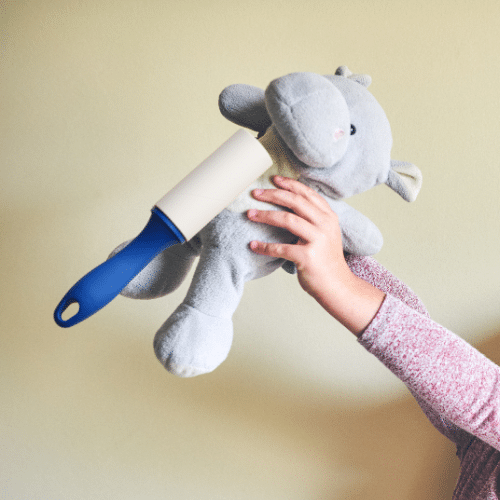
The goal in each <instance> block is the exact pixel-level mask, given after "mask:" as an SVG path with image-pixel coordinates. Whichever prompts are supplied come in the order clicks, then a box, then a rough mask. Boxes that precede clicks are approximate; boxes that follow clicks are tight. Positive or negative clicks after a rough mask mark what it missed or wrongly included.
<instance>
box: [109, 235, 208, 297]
mask: <svg viewBox="0 0 500 500" xmlns="http://www.w3.org/2000/svg"><path fill="white" fill-rule="evenodd" d="M128 243H129V242H128V241H126V242H125V243H122V244H121V245H120V246H119V247H117V248H116V249H115V250H113V252H112V253H111V255H110V257H112V256H113V255H115V254H116V253H118V252H119V251H120V250H121V249H122V248H124V247H125V246H126V245H127V244H128ZM199 251H200V250H199V244H198V242H197V241H196V238H193V240H191V241H189V242H186V243H184V244H182V245H174V246H172V247H169V248H167V249H166V250H164V251H163V252H161V253H159V254H158V255H157V256H156V257H155V258H154V259H153V260H152V261H151V262H150V263H149V264H148V265H147V266H146V267H145V268H144V269H143V270H142V271H141V272H140V273H139V274H138V275H137V276H136V277H135V278H134V279H133V280H132V281H131V282H130V283H129V284H128V285H127V286H126V287H125V288H124V289H123V290H122V291H121V295H123V296H125V297H128V298H131V299H156V298H157V297H163V296H164V295H166V294H168V293H170V292H173V291H174V290H176V289H177V288H178V287H179V285H180V284H181V283H182V282H183V281H184V278H185V277H186V275H187V273H188V272H189V270H190V269H191V266H192V265H193V262H194V261H195V259H196V257H197V256H198V255H199Z"/></svg>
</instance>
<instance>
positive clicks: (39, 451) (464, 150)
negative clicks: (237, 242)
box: [0, 0, 500, 500]
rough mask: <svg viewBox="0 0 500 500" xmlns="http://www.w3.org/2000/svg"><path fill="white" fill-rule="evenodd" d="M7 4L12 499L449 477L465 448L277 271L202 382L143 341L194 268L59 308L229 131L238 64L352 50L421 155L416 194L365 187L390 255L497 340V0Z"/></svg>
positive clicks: (286, 64)
mask: <svg viewBox="0 0 500 500" xmlns="http://www.w3.org/2000/svg"><path fill="white" fill-rule="evenodd" d="M0 16H1V17H0V22H1V25H2V32H1V33H2V34H1V44H2V45H1V53H0V54H1V68H0V71H1V75H0V89H1V90H0V126H1V133H0V168H1V179H2V190H1V198H0V200H1V209H2V229H1V240H0V244H1V259H0V265H1V276H2V291H1V302H0V307H1V314H0V318H1V319H0V322H1V331H0V401H1V406H0V408H1V410H0V492H1V493H2V494H3V495H2V496H3V497H5V498H12V499H25V498H29V499H30V500H49V499H50V500H52V499H55V498H64V499H72V500H77V499H78V500H79V499H82V500H88V499H120V500H125V499H142V498H144V499H148V500H149V499H151V500H153V499H160V498H161V499H163V498H170V499H192V498H196V499H199V500H220V499H231V500H247V499H252V500H253V499H259V500H266V499H273V500H277V499H286V500H293V499H297V500H298V499H300V500H319V499H322V500H330V499H332V500H333V499H343V500H361V499H366V498H370V499H371V500H378V499H380V500H382V499H384V500H387V499H395V500H425V499H429V498H432V499H434V500H439V499H445V498H449V497H450V492H451V490H452V489H453V481H454V478H455V474H456V459H455V457H454V453H453V448H452V447H451V446H450V445H449V444H448V443H447V442H446V441H445V440H444V438H441V437H440V435H439V434H438V433H437V432H436V431H434V429H433V428H432V427H431V426H430V424H428V423H427V421H426V420H425V418H424V417H423V416H422V415H421V413H420V411H419V409H418V408H417V406H416V404H415V403H414V401H413V400H412V399H411V398H409V397H408V395H407V392H406V390H405V388H404V387H402V385H401V384H400V383H399V381H397V380H396V379H395V378H394V377H393V376H392V375H391V374H389V373H388V372H387V371H386V370H385V369H384V368H383V367H382V366H381V365H380V364H379V363H378V362H377V361H376V360H374V359H372V358H371V357H370V355H368V354H367V353H366V352H364V351H363V349H362V348H361V347H359V346H358V345H357V344H356V342H355V341H354V339H353V338H352V336H350V335H349V334H348V333H347V332H346V331H344V330H343V329H342V328H340V327H339V326H337V325H336V324H335V323H334V321H333V320H332V319H331V318H330V317H328V316H327V315H326V313H324V312H323V311H322V310H320V309H319V307H318V306H317V305H316V304H315V303H314V302H313V301H312V299H310V298H309V297H307V296H305V295H304V294H303V293H302V292H301V290H300V288H299V287H298V286H297V284H296V282H295V278H293V277H290V276H289V275H286V274H285V273H283V272H277V273H275V274H273V275H272V276H270V277H268V278H266V279H265V280H260V281H258V282H253V283H251V284H249V286H248V287H247V289H246V294H245V296H244V299H243V302H242V304H241V307H240V308H239V310H238V311H237V313H236V316H235V328H236V336H235V342H234V347H233V350H232V351H231V353H230V357H229V359H228V361H227V362H226V363H224V364H223V365H222V366H221V367H220V368H219V369H218V370H217V371H216V372H214V373H213V374H211V375H207V376H203V377H199V378H195V379H192V380H179V379H176V378H174V377H173V376H171V375H169V374H168V373H167V372H165V371H164V370H163V368H162V367H161V366H160V365H159V363H158V362H157V361H156V359H155V357H154V353H153V350H152V338H153V335H154V332H155V331H156V329H157V328H158V326H159V325H160V324H161V323H162V322H163V320H164V319H165V318H166V317H167V315H169V314H170V312H171V311H172V310H173V308H174V307H175V306H176V305H177V304H178V302H179V301H180V300H181V298H182V296H183V293H185V290H186V287H185V286H184V287H183V288H182V290H180V291H178V292H177V293H176V294H174V295H173V296H171V297H167V298H164V299H161V300H157V301H151V302H132V301H128V300H126V299H124V298H121V297H120V298H118V299H116V300H115V301H114V302H113V303H112V304H110V305H109V306H108V307H106V308H105V309H103V310H102V311H100V312H99V313H98V314H97V315H95V316H93V317H92V318H90V319H88V320H87V321H86V322H84V323H82V324H81V325H78V326H76V327H74V328H72V329H69V330H62V329H60V328H58V327H57V326H56V325H55V323H54V322H53V320H52V311H53V309H54V308H55V306H56V304H57V303H58V301H59V300H60V299H61V298H62V296H63V295H64V293H65V292H66V291H67V290H68V288H69V287H70V286H71V285H72V284H73V283H74V282H75V281H76V280H77V279H78V278H79V277H81V276H82V275H83V274H85V273H86V272H87V271H89V270H90V269H92V268H93V267H94V266H95V265H97V264H98V263H100V262H101V261H102V260H103V259H105V257H106V256H107V254H108V253H109V251H111V249H113V248H114V247H115V246H116V245H117V244H118V243H120V242H121V241H123V240H125V239H127V238H129V237H131V236H134V235H135V234H137V233H138V231H139V230H140V229H141V228H142V227H143V225H144V223H145V222H146V220H147V217H148V211H149V208H150V206H151V205H152V204H153V203H154V202H155V201H156V200H158V199H159V198H160V197H161V196H162V195H163V194H164V193H165V192H166V191H167V190H168V189H169V187H171V186H172V185H173V184H174V183H175V182H176V181H177V180H179V179H180V178H182V177H183V175H184V174H185V173H186V172H187V171H189V170H190V169H191V168H193V167H194V166H195V165H196V164H197V163H198V162H199V161H200V160H201V159H203V158H204V157H205V156H206V155H207V154H208V153H209V152H211V151H212V150H213V149H214V147H216V146H217V145H219V144H220V143H221V142H222V141H223V140H224V139H225V138H226V137H227V136H228V135H229V134H231V133H232V132H233V131H234V130H235V126H234V125H232V124H230V123H228V122H226V121H225V120H224V119H223V118H222V117H221V116H220V114H219V111H218V107H217V98H218V94H219V92H220V91H221V90H222V89H223V88H224V87H225V86H226V85H229V84H232V83H250V84H253V85H259V86H261V87H264V86H266V85H267V83H269V81H270V80H271V79H273V78H275V77H277V76H281V75H283V74H286V73H289V72H293V71H315V72H319V73H331V72H333V71H334V70H335V69H336V67H337V66H339V65H341V64H346V65H348V66H349V67H350V69H351V70H353V71H354V72H359V73H368V74H370V75H371V76H372V78H373V84H372V87H371V90H372V92H373V93H374V94H375V96H376V97H377V99H378V100H379V101H380V102H381V103H382V105H383V106H384V108H385V109H386V111H387V114H388V116H389V119H390V121H391V123H392V127H393V133H394V141H395V145H394V155H393V156H394V158H397V159H401V160H407V161H412V162H414V163H416V164H417V165H418V166H419V167H420V168H421V170H422V172H423V174H424V187H423V190H422V192H421V195H420V197H419V199H418V200H417V202H415V203H414V204H413V205H408V204H406V203H404V202H403V201H401V200H400V199H399V197H397V196H396V195H394V194H393V193H392V192H391V191H390V190H388V189H386V188H385V187H380V188H377V189H375V190H373V191H372V192H370V193H365V194H363V195H360V196H358V197H356V199H354V200H352V204H353V205H354V206H356V207H357V208H358V209H360V210H361V211H363V212H364V213H365V214H366V215H368V216H369V217H370V218H372V219H373V220H374V221H375V222H376V223H377V225H378V226H379V227H380V228H381V230H382V232H383V234H384V237H385V246H384V248H383V250H382V251H381V252H380V254H379V255H378V259H379V260H380V261H381V262H382V263H383V264H384V265H386V266H387V267H389V268H390V269H391V270H392V271H394V272H395V273H396V274H397V275H398V276H400V277H401V278H403V279H404V280H405V281H406V282H407V283H408V284H409V285H410V286H411V287H412V288H413V289H414V290H416V291H417V292H418V294H419V295H420V296H421V297H422V298H423V300H424V301H425V303H426V304H427V306H428V308H429V310H430V312H431V314H432V316H433V317H434V318H435V319H436V320H438V321H439V322H441V323H443V324H445V325H446V326H447V327H449V328H451V329H452V330H454V331H456V332H457V333H458V334H460V335H461V336H463V337H464V338H466V339H467V340H469V341H471V342H474V343H475V344H478V343H480V344H479V345H480V346H484V348H485V349H486V352H487V353H490V354H491V355H492V356H496V358H495V357H494V359H496V360H499V361H500V356H499V355H498V351H499V342H500V339H499V338H498V337H495V336H494V334H495V333H496V332H497V331H498V330H499V326H500V325H499V323H500V313H499V311H498V303H499V298H500V294H499V290H500V286H499V282H500V260H499V259H498V248H499V247H500V212H499V206H500V205H499V203H498V193H499V192H500V176H499V162H500V160H499V158H500V151H499V150H500V147H499V145H498V144H499V141H498V135H499V133H500V120H499V116H500V101H499V98H498V82H499V81H500V62H499V61H500V58H499V57H498V46H499V41H500V36H499V34H498V33H499V29H498V28H499V26H498V24H499V19H500V3H499V2H497V1H496V0H491V1H489V0H479V1H476V2H470V1H465V0H453V1H451V0H447V1H443V2H436V1H435V0H432V1H430V0H423V1H422V0H420V1H402V2H400V1H392V2H391V1H388V0H387V1H377V0H373V1H370V2H368V1H362V0H354V1H351V2H332V1H331V0H328V1H326V0H325V1H320V0H311V1H309V2H304V1H303V0H293V1H288V2H287V1H285V0H283V1H277V2H270V1H268V2H264V1H261V0H254V1H252V2H245V3H243V2H238V1H228V0H210V1H208V0H207V1H199V2H193V1H191V2H190V1H181V0H177V1H160V0H99V1H97V0H87V1H84V2H83V1H76V0H74V1H71V0H43V1H40V0H25V1H21V0H17V1H7V0H3V1H2V0H0ZM485 342H486V344H485Z"/></svg>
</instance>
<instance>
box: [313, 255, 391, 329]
mask: <svg viewBox="0 0 500 500" xmlns="http://www.w3.org/2000/svg"><path fill="white" fill-rule="evenodd" d="M315 298H316V300H317V301H318V302H319V303H320V305H321V306H322V307H323V308H324V309H326V311H327V312H328V313H330V314H331V315H332V316H333V317H334V318H335V319H336V320H337V321H339V322H340V323H341V324H342V325H344V326H345V327H346V328H347V329H348V330H349V331H350V332H352V333H353V334H354V335H356V336H357V337H359V336H360V335H361V334H362V333H363V332H364V331H365V330H366V328H367V327H368V326H369V325H370V323H371V322H372V320H373V318H374V317H375V316H376V315H377V313H378V311H379V309H380V306H381V305H382V303H383V302H384V299H385V293H384V292H382V291H381V290H379V289H378V288H376V287H374V286H372V285H371V284H369V283H367V282H366V281H364V280H363V279H361V278H359V277H358V276H356V275H355V274H354V273H353V272H352V271H351V270H350V269H349V267H348V266H347V264H346V265H345V267H342V268H340V269H339V270H338V273H336V278H335V280H334V282H333V283H332V284H331V285H330V286H329V288H328V292H327V293H324V294H321V295H319V296H317V297H315Z"/></svg>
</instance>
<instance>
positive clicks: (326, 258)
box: [247, 176, 349, 299]
mask: <svg viewBox="0 0 500 500" xmlns="http://www.w3.org/2000/svg"><path fill="white" fill-rule="evenodd" d="M273 182H274V183H275V185H276V186H277V188H278V189H264V190H261V189H257V190H254V191H253V192H252V195H253V196H254V198H256V199H257V200H259V201H265V202H268V203H272V204H274V205H279V206H281V207H285V208H288V209H290V210H292V213H291V212H287V211H276V210H269V211H264V210H249V211H248V213H247V215H248V217H249V219H251V220H253V221H254V222H261V223H265V224H269V225H272V226H276V227H281V228H284V229H287V230H288V231H290V232H291V233H292V234H294V235H295V236H297V237H298V238H299V240H298V242H297V243H296V244H281V243H265V242H261V241H252V242H251V243H250V248H251V249H252V250H253V251H254V252H256V253H258V254H262V255H268V256H271V257H277V258H283V259H286V260H289V261H292V262H293V263H294V264H295V265H296V268H297V272H298V279H299V283H300V285H301V286H302V288H303V289H304V290H305V291H306V292H308V293H309V294H310V295H312V296H313V297H314V298H316V299H318V298H320V297H321V296H322V294H324V293H325V287H326V288H327V289H331V288H332V286H334V284H335V280H336V279H337V278H338V277H339V276H340V275H342V274H343V273H345V272H346V271H347V272H349V269H348V266H347V264H346V261H345V259H344V253H343V249H342V235H341V230H340V226H339V221H338V217H337V214H335V212H333V211H332V209H331V208H330V206H329V205H328V203H327V202H326V200H325V199H324V198H323V197H322V196H320V195H319V194H318V193H317V192H316V191H314V190H313V189H311V188H310V187H308V186H306V185H304V184H302V183H301V182H298V181H295V180H293V179H289V178H286V177H280V176H275V177H274V178H273Z"/></svg>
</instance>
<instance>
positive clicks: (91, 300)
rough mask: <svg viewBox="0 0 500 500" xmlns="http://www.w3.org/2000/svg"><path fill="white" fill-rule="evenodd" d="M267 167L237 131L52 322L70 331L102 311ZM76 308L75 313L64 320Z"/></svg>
mask: <svg viewBox="0 0 500 500" xmlns="http://www.w3.org/2000/svg"><path fill="white" fill-rule="evenodd" d="M271 165H272V160H271V157H270V156H269V154H268V153H267V151H266V149H265V148H264V146H262V144H261V143H260V142H259V141H258V140H257V139H255V137H253V136H252V135H251V134H250V133H249V132H248V131H246V130H244V129H240V130H238V131H237V132H236V133H235V134H233V135H232V136H231V137H230V138H229V139H228V140H227V141H226V142H224V143H223V144H222V145H221V146H220V147H219V148H218V149H217V150H216V151H214V152H213V153H212V154H211V155H210V156H209V157H208V158H207V159H206V160H204V161H203V162H202V163H201V164H200V165H198V166H197V167H196V168H195V169H194V170H193V171H192V172H190V173H189V174H188V175H187V176H186V177H185V178H184V179H183V180H182V181H181V182H179V184H177V185H176V186H175V187H174V188H173V189H172V190H170V191H169V192H168V193H167V194H166V195H165V196H163V198H161V199H160V200H159V201H158V202H157V203H156V204H155V205H154V207H153V208H152V210H151V212H152V213H151V217H150V219H149V221H148V223H147V224H146V226H145V227H144V229H143V230H142V231H141V233H140V234H139V235H138V236H137V237H136V238H135V239H134V240H132V241H131V242H130V243H129V244H128V245H127V246H126V247H125V248H123V249H122V250H121V251H120V252H118V253H117V254H116V255H114V256H113V257H111V258H110V259H109V260H107V261H105V262H103V263H102V264H101V265H99V266H98V267H96V268H95V269H93V270H92V271H90V272H89V273H88V274H86V275H85V276H84V277H83V278H81V279H80V280H79V281H78V282H77V283H76V284H75V285H73V287H72V288H71V289H70V290H69V291H68V293H67V294H66V295H65V296H64V297H63V299H62V300H61V302H60V303H59V305H58V306H57V308H56V310H55V312H54V319H55V321H56V323H57V324H58V325H59V326H62V327H70V326H73V325H76V324H77V323H80V322H81V321H83V320H84V319H87V318H88V317H89V316H91V315H92V314H94V313H95V312H97V311H98V310H99V309H101V308H103V307H104V306H105V305H106V304H108V303H109V302H111V301H112V300H113V299H114V298H115V297H116V296H117V295H118V294H119V293H120V292H121V291H122V290H123V289H124V288H125V287H126V286H127V284H128V283H129V282H130V281H131V280H132V278H134V276H136V275H137V274H139V273H140V272H141V271H142V269H144V267H146V265H147V264H148V263H149V262H150V261H151V260H152V259H154V257H155V256H156V255H158V253H160V252H161V251H163V250H165V249H166V248H168V247H170V246H172V245H175V244H177V243H184V242H185V241H188V240H190V239H191V238H192V237H193V236H194V235H196V234H197V233H198V232H199V231H200V230H201V229H202V228H203V227H204V226H206V225H207V224H208V223H209V222H210V221H211V220H212V219H213V218H214V217H215V216H216V215H217V214H219V213H220V212H221V211H222V210H223V209H224V208H225V207H226V206H228V205H229V204H230V203H231V202H232V201H233V200H234V199H235V198H236V197H237V196H238V195H239V194H240V193H241V192H242V191H244V190H245V189H246V188H247V187H248V186H249V185H250V184H251V183H252V182H253V181H254V180H255V179H257V178H258V177H259V176H260V175H262V174H263V173H264V172H265V171H266V170H267V169H268V168H269V167H270V166H271ZM74 303H77V304H78V306H79V308H78V312H77V313H76V314H75V315H73V316H72V317H71V318H69V319H66V320H64V319H63V318H62V314H63V313H64V311H65V310H66V309H67V308H68V307H69V306H70V305H71V304H74Z"/></svg>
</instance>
